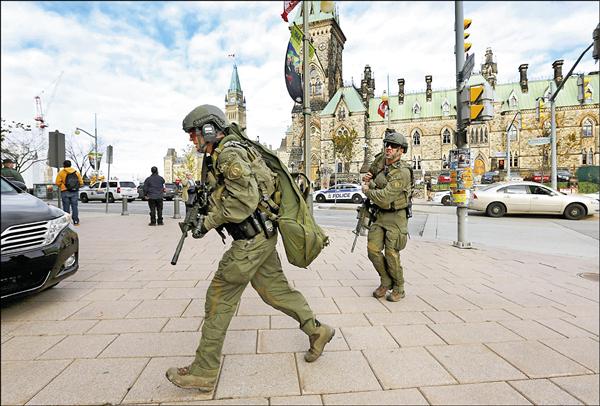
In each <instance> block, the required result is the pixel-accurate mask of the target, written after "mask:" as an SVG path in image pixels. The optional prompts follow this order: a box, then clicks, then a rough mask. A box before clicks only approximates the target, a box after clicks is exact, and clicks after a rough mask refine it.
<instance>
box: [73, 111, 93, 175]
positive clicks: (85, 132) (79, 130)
mask: <svg viewBox="0 0 600 406" xmlns="http://www.w3.org/2000/svg"><path fill="white" fill-rule="evenodd" d="M81 132H83V133H84V134H87V135H89V136H90V137H92V138H93V139H94V157H95V160H96V163H95V164H94V171H95V172H96V181H97V180H98V121H97V118H96V113H94V135H92V134H90V133H89V132H87V131H85V130H84V129H83V128H79V127H76V128H75V135H79V134H80V133H81Z"/></svg>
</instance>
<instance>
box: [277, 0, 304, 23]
mask: <svg viewBox="0 0 600 406" xmlns="http://www.w3.org/2000/svg"><path fill="white" fill-rule="evenodd" d="M298 3H300V0H284V1H283V13H281V18H283V21H285V22H286V23H287V22H288V14H289V13H290V12H291V11H292V10H293V9H294V7H296V5H298Z"/></svg>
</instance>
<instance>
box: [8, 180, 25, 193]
mask: <svg viewBox="0 0 600 406" xmlns="http://www.w3.org/2000/svg"><path fill="white" fill-rule="evenodd" d="M10 183H12V184H13V185H14V186H16V188H17V189H19V193H22V192H25V193H27V185H26V184H24V183H23V182H19V181H18V180H11V181H10Z"/></svg>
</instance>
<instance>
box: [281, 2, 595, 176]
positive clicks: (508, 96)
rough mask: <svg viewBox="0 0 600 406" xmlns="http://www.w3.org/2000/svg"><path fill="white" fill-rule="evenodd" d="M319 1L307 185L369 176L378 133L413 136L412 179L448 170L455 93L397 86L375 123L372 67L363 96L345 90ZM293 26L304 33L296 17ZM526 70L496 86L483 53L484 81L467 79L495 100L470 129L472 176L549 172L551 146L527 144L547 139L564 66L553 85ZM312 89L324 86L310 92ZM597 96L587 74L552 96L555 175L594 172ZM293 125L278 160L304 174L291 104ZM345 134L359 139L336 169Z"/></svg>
mask: <svg viewBox="0 0 600 406" xmlns="http://www.w3.org/2000/svg"><path fill="white" fill-rule="evenodd" d="M317 3H319V2H311V5H312V8H311V14H310V24H309V34H310V37H311V39H312V41H313V43H314V44H315V46H316V54H317V56H318V58H316V59H317V62H315V61H312V62H311V68H310V71H311V76H310V78H311V112H312V114H311V122H310V128H311V138H310V142H311V171H310V173H311V178H312V179H313V180H320V181H321V182H322V183H324V182H323V178H329V175H330V174H331V173H334V172H335V171H338V172H342V174H341V177H342V179H343V178H344V177H346V178H350V180H353V179H358V178H359V176H360V175H359V174H360V173H361V172H365V171H366V168H367V165H366V164H367V163H368V162H370V161H372V159H373V157H374V155H376V154H377V153H378V152H380V151H382V140H383V134H384V132H385V129H386V128H388V127H391V128H394V129H396V130H397V131H399V132H401V133H402V134H404V135H405V136H407V137H408V138H409V143H410V145H409V151H408V152H407V154H406V155H405V158H404V159H407V160H409V161H410V160H412V162H413V168H414V169H415V175H416V176H423V175H424V174H425V172H431V173H433V174H437V173H439V172H442V171H443V170H445V169H446V168H447V164H448V160H449V152H450V150H451V149H453V148H455V146H454V142H455V140H454V134H455V130H456V91H455V90H454V89H448V90H436V89H435V87H432V82H434V80H435V78H432V77H431V76H430V75H425V81H424V82H425V83H424V84H425V85H426V88H427V91H425V92H422V93H410V94H406V93H405V92H404V86H405V80H404V79H403V78H400V79H398V87H399V88H398V93H397V94H396V95H389V107H390V111H389V113H388V116H386V118H385V119H384V118H381V117H380V116H379V115H378V114H377V107H378V106H379V104H380V103H381V100H382V98H381V97H375V96H374V94H375V80H374V79H373V75H372V74H373V72H372V71H371V68H370V67H369V65H366V66H365V69H364V72H363V77H362V78H361V86H360V88H357V87H355V86H354V84H352V85H351V86H346V87H344V86H343V84H342V79H341V78H342V52H343V48H344V43H345V41H346V38H345V36H344V34H343V32H342V30H341V28H340V26H339V18H338V16H337V14H336V13H335V12H333V13H331V14H324V13H322V12H319V10H318V9H317V6H316V4H317ZM294 22H295V23H296V24H298V25H299V26H302V18H301V13H299V14H298V17H297V18H296V20H294ZM318 62H320V66H319V63H318ZM527 68H528V65H527V64H521V65H520V66H519V67H517V69H516V70H517V71H518V72H520V80H519V82H515V83H497V79H496V78H497V73H498V64H497V62H496V61H495V58H494V55H493V52H492V50H491V49H489V48H488V49H487V50H486V54H485V57H484V63H483V64H482V65H481V70H480V73H475V74H473V75H472V77H471V79H470V81H469V84H478V83H483V81H487V82H488V83H490V84H491V85H492V87H493V88H494V92H495V97H494V117H493V119H492V120H491V121H488V122H484V123H479V124H476V125H472V126H470V127H469V128H468V130H467V134H468V142H469V147H470V149H471V159H472V161H473V162H474V172H475V175H476V176H478V175H481V174H483V173H484V172H486V171H490V170H500V171H503V170H506V169H507V167H508V164H509V161H510V164H511V171H512V173H513V174H515V175H516V174H521V175H522V176H527V175H529V174H530V173H531V172H533V171H540V170H545V171H549V169H548V168H549V166H550V158H548V156H549V153H548V150H549V145H543V146H537V145H536V146H531V145H530V144H529V143H528V141H529V140H531V139H532V138H538V137H545V136H548V135H549V119H550V105H549V103H548V102H547V99H548V96H549V95H550V94H551V93H550V90H551V88H550V86H551V85H552V86H556V85H558V84H559V83H560V82H561V81H562V80H563V76H562V61H561V60H559V61H555V62H554V63H553V64H552V68H553V71H554V75H553V78H549V79H546V80H536V81H529V80H528V78H527ZM552 82H553V83H552ZM318 83H323V85H322V86H321V87H319V86H316V84H318ZM351 92H355V93H356V95H358V98H359V99H360V100H361V103H360V104H361V105H360V106H359V107H357V104H356V103H354V104H352V105H351V103H348V101H349V100H350V98H348V97H347V98H344V97H343V96H344V95H349V94H350V93H351ZM599 92H600V89H599V79H598V72H592V73H590V74H588V75H584V76H582V77H581V78H578V77H576V76H572V77H571V78H569V80H568V81H567V82H566V83H565V85H564V88H563V89H562V91H561V93H560V94H559V96H558V97H557V99H556V106H557V107H556V122H557V131H556V136H557V154H558V161H557V166H558V167H559V168H565V169H569V170H571V171H574V170H575V169H576V168H578V167H579V166H581V165H590V164H594V165H598V164H599V162H600V156H599V154H600V143H599V132H600V131H599V122H600V117H599V113H598V109H599V107H600V104H599V102H598V100H599V94H598V93H599ZM340 94H341V97H340ZM540 101H542V102H543V101H546V104H545V105H540ZM291 118H292V120H291V126H290V129H289V130H288V131H287V132H286V136H285V139H284V140H283V142H282V147H281V148H280V151H279V156H280V157H281V158H282V159H283V160H284V162H287V163H288V167H289V168H290V169H292V170H300V171H303V158H302V157H303V148H302V146H303V142H304V118H303V115H302V106H300V105H298V104H295V105H294V107H293V108H292V114H291ZM513 119H515V120H514V122H513ZM511 122H512V126H511ZM344 130H348V131H349V130H354V131H355V132H356V133H357V134H358V136H357V139H356V140H355V142H354V154H353V157H352V159H351V160H350V162H344V163H343V164H342V165H340V163H339V162H337V163H336V161H337V158H338V157H335V156H334V152H333V142H332V135H333V134H335V133H336V132H338V131H344ZM509 134H511V136H512V138H511V142H510V159H509V160H508V159H506V150H507V137H508V136H509ZM513 138H514V139H513ZM544 156H545V157H546V158H544ZM285 159H288V160H287V161H286V160H285ZM542 163H543V165H544V167H542ZM476 179H477V178H476ZM325 183H326V182H325Z"/></svg>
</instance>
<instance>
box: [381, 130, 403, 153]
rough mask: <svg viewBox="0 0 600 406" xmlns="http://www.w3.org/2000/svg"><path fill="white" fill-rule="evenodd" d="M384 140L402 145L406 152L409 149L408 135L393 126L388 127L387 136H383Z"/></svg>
mask: <svg viewBox="0 0 600 406" xmlns="http://www.w3.org/2000/svg"><path fill="white" fill-rule="evenodd" d="M383 142H384V143H386V142H390V143H392V144H396V145H400V146H401V147H402V149H404V152H406V151H408V141H406V137H405V136H404V135H402V134H400V133H398V132H396V130H394V129H392V128H386V130H385V136H384V137H383Z"/></svg>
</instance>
